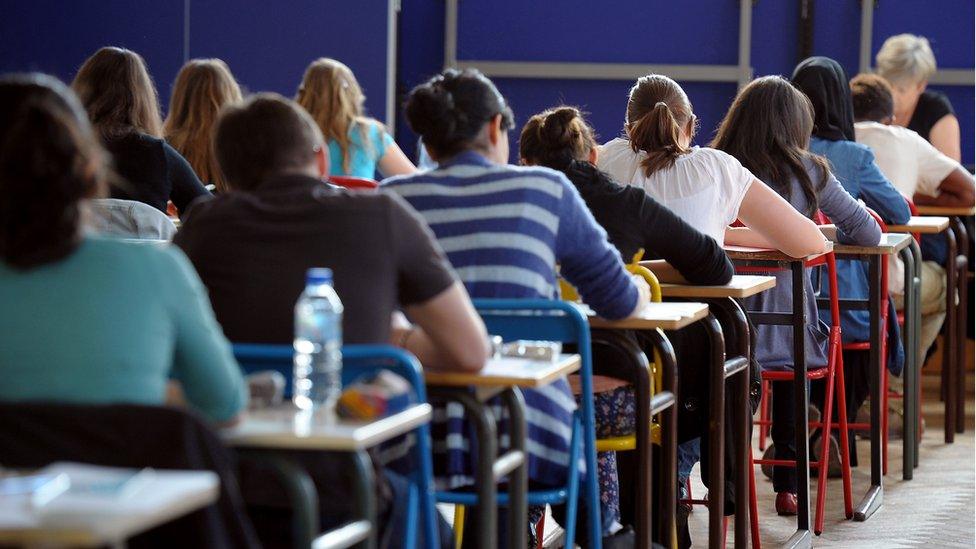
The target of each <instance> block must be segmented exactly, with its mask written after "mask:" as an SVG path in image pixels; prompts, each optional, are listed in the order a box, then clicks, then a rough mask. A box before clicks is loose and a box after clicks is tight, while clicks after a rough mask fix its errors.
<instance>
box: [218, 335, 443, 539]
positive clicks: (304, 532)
mask: <svg viewBox="0 0 976 549" xmlns="http://www.w3.org/2000/svg"><path fill="white" fill-rule="evenodd" d="M233 350H234V356H235V358H236V359H237V361H238V364H240V366H241V369H242V370H243V371H244V372H245V373H253V372H256V371H260V370H275V371H278V372H280V373H281V374H282V375H284V376H285V379H286V380H287V389H286V395H289V394H290V392H291V385H292V373H293V369H294V363H293V358H294V349H293V348H292V346H291V345H269V344H249V343H237V344H234V345H233ZM342 359H343V368H342V379H343V383H347V382H349V381H352V380H354V379H355V378H358V377H360V376H363V375H368V374H372V373H375V372H378V371H380V370H388V371H391V372H393V373H395V374H398V375H400V376H402V377H404V378H405V379H407V381H409V382H410V385H411V387H412V388H413V393H414V397H415V398H416V400H417V402H426V401H427V394H426V386H425V385H424V378H423V371H422V369H421V366H420V362H419V361H417V359H416V357H414V356H413V355H411V354H410V353H408V352H407V351H404V350H403V349H399V348H396V347H392V346H388V345H344V346H343V348H342ZM413 434H414V436H415V437H416V440H415V443H414V444H413V446H412V448H411V453H412V455H413V456H414V459H415V464H416V465H417V466H416V467H415V469H414V470H413V471H411V472H410V474H409V475H408V479H409V481H410V492H409V499H408V508H407V520H406V524H407V532H406V535H405V539H404V540H403V543H404V544H403V547H406V548H413V547H415V546H416V540H417V530H416V528H417V525H418V524H420V525H422V527H423V528H424V540H425V549H438V547H439V539H440V538H439V531H438V528H437V515H436V513H437V509H436V507H435V504H434V481H433V476H434V474H433V458H432V453H431V438H430V426H429V425H428V424H426V423H425V424H423V425H421V426H419V427H417V428H416V429H415V430H414V431H413ZM264 454H267V452H264ZM269 459H270V461H268V463H269V465H272V466H273V468H274V470H275V471H276V474H278V476H279V477H281V478H282V480H283V481H284V482H285V485H286V490H287V491H288V493H289V496H290V497H291V498H292V500H293V503H294V504H295V509H296V511H295V513H294V524H293V529H294V531H295V532H296V534H298V535H299V537H297V538H296V545H300V546H302V547H311V546H312V545H313V544H314V542H315V540H316V538H317V537H319V532H317V526H318V497H317V494H316V493H315V489H314V485H313V484H312V481H311V478H310V477H309V476H308V473H306V472H305V471H304V470H303V469H301V468H300V467H295V466H292V465H291V464H290V462H287V460H285V459H284V458H281V457H278V456H272V457H270V458H269ZM353 465H354V466H355V467H356V469H357V470H358V471H359V472H360V474H361V475H365V476H369V475H371V474H372V466H371V465H370V463H369V459H368V457H366V455H365V453H362V452H357V453H354V455H353ZM357 488H358V492H360V493H357V494H356V500H357V502H356V506H357V510H358V511H359V512H360V513H364V514H369V513H370V511H371V507H370V506H371V505H375V502H372V499H373V497H374V496H373V494H371V493H365V492H366V491H365V490H364V489H363V487H362V486H359V487H357ZM369 516H375V513H374V514H372V515H369ZM354 525H355V523H352V524H347V525H344V526H343V527H342V528H340V529H337V530H333V531H332V532H330V533H326V534H325V535H324V536H321V537H326V536H329V535H330V534H333V535H334V534H335V533H336V532H338V531H339V530H346V529H347V528H348V527H350V526H354ZM374 530H375V525H374ZM374 536H375V534H374ZM365 545H366V546H371V542H369V541H367V542H366V544H365Z"/></svg>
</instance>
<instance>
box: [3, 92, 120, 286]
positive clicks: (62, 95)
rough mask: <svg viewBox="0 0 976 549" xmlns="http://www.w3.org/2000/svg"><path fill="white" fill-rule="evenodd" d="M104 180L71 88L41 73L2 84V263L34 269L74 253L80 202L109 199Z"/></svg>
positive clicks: (98, 151) (99, 154) (97, 150)
mask: <svg viewBox="0 0 976 549" xmlns="http://www.w3.org/2000/svg"><path fill="white" fill-rule="evenodd" d="M106 177H107V168H106V165H105V153H104V152H103V151H102V148H101V146H100V145H99V144H98V140H97V139H96V137H95V134H94V132H93V131H92V128H91V125H90V124H89V123H88V119H87V117H86V116H85V111H84V110H83V109H82V107H81V105H80V104H79V103H78V99H77V98H76V97H75V95H74V94H73V93H71V90H70V89H68V88H67V87H66V86H65V85H64V84H62V83H61V82H60V81H58V80H57V79H56V78H53V77H51V76H47V75H43V74H15V75H7V76H2V77H0V261H2V262H4V263H6V264H7V265H9V266H11V267H14V268H18V269H29V268H32V267H36V266H39V265H44V264H47V263H52V262H54V261H57V260H59V259H62V258H64V257H66V256H67V255H68V254H70V253H71V252H72V251H73V250H74V249H75V248H76V247H77V245H78V243H79V242H80V238H79V228H80V224H81V216H82V214H81V211H82V209H81V202H82V200H83V199H86V198H97V197H99V196H101V195H102V194H104V191H105V180H106Z"/></svg>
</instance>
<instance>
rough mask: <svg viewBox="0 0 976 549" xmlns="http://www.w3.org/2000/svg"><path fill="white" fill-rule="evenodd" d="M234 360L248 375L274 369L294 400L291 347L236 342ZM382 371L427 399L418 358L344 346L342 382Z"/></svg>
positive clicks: (390, 349)
mask: <svg viewBox="0 0 976 549" xmlns="http://www.w3.org/2000/svg"><path fill="white" fill-rule="evenodd" d="M233 349H234V358H236V359H237V363H238V364H239V365H240V367H241V370H243V371H244V373H245V374H252V373H254V372H259V371H261V370H274V371H276V372H279V373H281V374H282V375H283V376H285V384H286V385H285V396H286V397H291V392H292V377H293V375H292V374H293V368H294V363H293V360H294V355H295V350H294V348H292V346H291V345H270V344H262V343H235V344H234V346H233ZM379 370H389V371H391V372H393V373H395V374H397V375H400V376H402V377H404V378H406V379H407V381H409V382H410V384H411V385H412V386H413V388H414V396H416V398H417V401H418V402H424V401H426V400H427V392H426V386H425V385H424V376H423V371H422V369H421V367H420V362H418V361H417V359H416V357H414V356H413V355H411V354H410V353H408V352H406V351H404V350H403V349H398V348H396V347H391V346H388V345H344V346H343V347H342V383H343V384H346V383H350V382H352V381H355V379H356V378H358V377H360V376H363V375H367V374H372V373H374V372H376V371H379Z"/></svg>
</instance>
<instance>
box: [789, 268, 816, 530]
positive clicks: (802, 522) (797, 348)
mask: <svg viewBox="0 0 976 549" xmlns="http://www.w3.org/2000/svg"><path fill="white" fill-rule="evenodd" d="M790 270H791V271H792V273H793V277H792V279H793V361H794V365H793V397H794V401H795V402H794V405H795V411H794V413H795V418H796V503H797V505H796V509H797V514H796V533H795V534H793V537H792V538H790V540H789V542H787V546H788V547H809V546H810V545H811V543H812V541H811V531H810V448H809V445H810V440H809V439H808V438H807V436H808V435H807V426H808V425H809V424H810V422H809V417H808V416H807V408H808V404H809V401H810V396H809V394H808V390H807V358H806V348H805V345H804V342H805V339H806V338H805V337H804V336H805V332H806V329H807V328H806V324H807V321H808V320H809V319H807V315H806V307H805V306H804V303H806V292H805V289H804V286H803V263H802V262H799V261H794V262H792V263H790Z"/></svg>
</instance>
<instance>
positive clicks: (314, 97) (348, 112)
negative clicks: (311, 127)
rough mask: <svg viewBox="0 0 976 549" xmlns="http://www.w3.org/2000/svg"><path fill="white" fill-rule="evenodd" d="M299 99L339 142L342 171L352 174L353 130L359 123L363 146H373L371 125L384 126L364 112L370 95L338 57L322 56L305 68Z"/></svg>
mask: <svg viewBox="0 0 976 549" xmlns="http://www.w3.org/2000/svg"><path fill="white" fill-rule="evenodd" d="M295 101H296V102H297V103H298V104H299V105H301V106H302V107H303V108H304V109H305V110H306V111H308V113H309V114H310V115H312V120H315V123H316V124H318V126H319V129H321V130H322V135H323V136H324V137H325V139H326V140H333V141H335V142H337V143H338V144H339V149H340V150H341V151H342V171H343V172H345V173H349V168H350V161H351V154H350V150H349V149H350V146H351V144H352V140H351V139H350V138H349V129H350V128H351V127H353V125H357V126H358V129H359V132H360V135H361V137H362V139H361V141H362V143H363V145H364V146H365V147H367V148H369V147H371V146H372V145H371V143H370V142H369V140H368V139H367V136H366V130H367V129H368V128H369V126H370V125H376V126H380V123H379V122H377V121H376V120H373V119H371V118H368V117H366V116H364V115H363V104H364V103H365V102H366V96H365V95H363V90H362V88H360V87H359V82H357V81H356V77H355V76H354V75H353V74H352V71H351V70H349V67H347V66H346V65H344V64H343V63H341V62H339V61H336V60H335V59H329V58H327V57H321V58H319V59H316V60H315V61H312V63H311V64H310V65H309V66H308V68H307V69H305V75H304V76H303V77H302V83H301V85H300V86H299V87H298V93H297V94H296V95H295ZM370 152H372V151H370ZM333 160H334V159H333Z"/></svg>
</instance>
